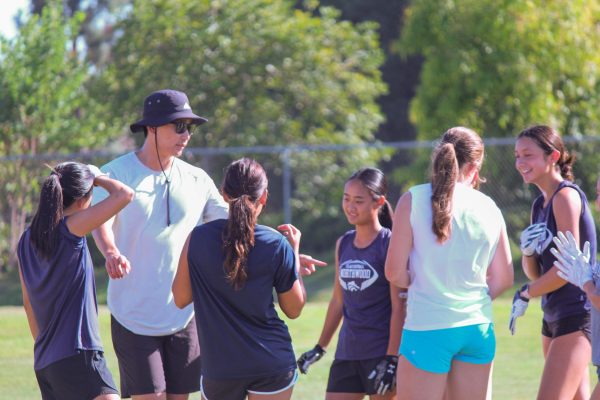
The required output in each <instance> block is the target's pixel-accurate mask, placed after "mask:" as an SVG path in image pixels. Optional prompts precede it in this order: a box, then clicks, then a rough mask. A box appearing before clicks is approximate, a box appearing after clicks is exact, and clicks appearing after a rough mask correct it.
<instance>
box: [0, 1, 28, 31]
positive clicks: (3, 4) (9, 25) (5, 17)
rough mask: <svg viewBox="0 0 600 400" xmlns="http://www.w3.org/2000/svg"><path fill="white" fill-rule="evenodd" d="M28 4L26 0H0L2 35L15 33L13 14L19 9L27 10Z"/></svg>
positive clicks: (0, 28)
mask: <svg viewBox="0 0 600 400" xmlns="http://www.w3.org/2000/svg"><path fill="white" fill-rule="evenodd" d="M28 5H29V1H28V0H0V33H2V35H3V36H4V37H13V36H14V35H15V31H16V28H15V23H14V21H13V16H14V15H15V14H16V13H17V11H18V10H19V9H23V10H27V8H28Z"/></svg>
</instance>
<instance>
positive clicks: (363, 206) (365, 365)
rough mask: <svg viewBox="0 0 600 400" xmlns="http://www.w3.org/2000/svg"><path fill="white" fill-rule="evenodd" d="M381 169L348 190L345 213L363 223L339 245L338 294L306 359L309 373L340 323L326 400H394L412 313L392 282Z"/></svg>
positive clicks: (365, 173) (303, 367) (359, 176)
mask: <svg viewBox="0 0 600 400" xmlns="http://www.w3.org/2000/svg"><path fill="white" fill-rule="evenodd" d="M386 195H387V183H386V181H385V177H384V175H383V173H382V172H381V171H379V170H378V169H375V168H363V169H360V170H358V171H357V172H355V173H354V174H353V175H352V176H351V177H350V179H348V181H347V182H346V184H345V186H344V197H343V201H342V208H343V210H344V214H345V215H346V218H347V219H348V222H349V223H350V224H352V225H354V226H355V229H354V230H350V231H348V232H346V233H345V234H344V235H342V237H340V238H339V239H338V240H337V243H336V253H335V256H336V274H335V281H334V287H333V294H332V297H331V300H330V302H329V307H328V309H327V315H326V317H325V323H324V325H323V330H322V332H321V336H320V338H319V341H318V342H317V345H316V346H315V347H314V348H313V349H312V350H309V351H307V352H305V353H304V354H302V356H301V357H300V358H299V359H298V366H299V367H300V371H301V372H302V373H306V372H307V370H308V368H309V366H310V365H311V364H313V363H314V362H316V361H318V360H319V359H320V358H321V357H322V356H323V355H324V354H325V349H326V348H327V346H328V345H329V343H330V342H331V339H332V337H333V335H334V334H335V331H336V330H337V328H338V326H339V325H340V322H341V323H342V328H341V330H340V333H339V337H338V344H337V350H336V353H335V359H334V361H333V364H332V365H331V368H330V371H329V381H328V384H327V393H326V397H325V398H326V399H342V398H343V399H362V398H363V397H364V395H365V394H366V395H369V396H370V397H371V399H375V398H376V399H391V398H393V396H394V393H395V381H396V366H397V363H398V357H397V355H398V347H399V344H400V336H401V332H402V325H403V323H404V315H405V314H404V312H405V304H404V302H405V298H406V297H405V294H406V293H405V292H404V293H403V295H404V296H402V297H401V296H399V294H400V289H398V288H397V287H395V286H393V285H390V284H389V282H388V281H387V279H386V278H385V271H384V268H385V258H386V254H387V248H388V244H389V239H390V235H391V231H390V229H391V227H392V208H391V206H390V204H389V203H388V202H387V200H386Z"/></svg>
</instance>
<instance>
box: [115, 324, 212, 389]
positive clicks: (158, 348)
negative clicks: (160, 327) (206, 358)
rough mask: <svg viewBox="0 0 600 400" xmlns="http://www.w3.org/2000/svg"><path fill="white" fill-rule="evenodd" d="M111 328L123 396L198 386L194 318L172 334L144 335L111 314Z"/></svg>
mask: <svg viewBox="0 0 600 400" xmlns="http://www.w3.org/2000/svg"><path fill="white" fill-rule="evenodd" d="M111 332H112V341H113V347H114V348H115V353H116V354H117V359H118V360H119V373H120V374H121V396H122V397H131V396H132V395H141V394H149V393H163V392H167V393H169V394H187V393H193V392H197V391H199V390H200V345H199V344H198V334H197V333H196V322H195V319H194V318H192V320H191V321H190V323H189V324H188V325H187V326H186V327H185V328H184V329H182V330H180V331H179V332H175V333H173V334H171V335H167V336H145V335H138V334H135V333H133V332H131V331H130V330H129V329H127V328H125V327H124V326H123V325H121V324H120V323H119V321H117V320H116V319H115V318H114V317H111Z"/></svg>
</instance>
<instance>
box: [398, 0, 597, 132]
mask: <svg viewBox="0 0 600 400" xmlns="http://www.w3.org/2000/svg"><path fill="white" fill-rule="evenodd" d="M599 12H600V3H598V2H595V1H589V0H575V1H571V0H556V1H551V2H547V1H543V0H463V1H454V0H422V1H418V2H414V3H413V4H412V5H411V6H410V7H409V8H408V9H407V10H406V14H405V17H406V21H405V26H404V29H403V31H402V34H401V37H400V39H399V49H400V51H401V52H402V53H403V54H405V55H406V54H421V55H422V56H423V57H424V60H425V61H424V65H423V70H422V73H421V82H420V85H419V88H418V90H417V95H416V97H415V99H414V100H413V102H412V107H411V116H412V119H413V120H414V122H415V123H416V125H417V127H418V130H419V135H420V137H422V138H433V137H436V136H438V135H439V134H440V133H441V132H443V130H444V129H446V128H447V127H449V126H453V125H458V124H462V125H467V126H470V127H473V128H475V129H477V130H478V131H480V132H483V133H484V134H485V135H486V136H511V135H514V134H516V133H517V132H518V131H519V130H521V129H522V128H523V127H525V126H527V125H529V124H531V123H547V124H550V125H553V126H555V127H556V128H558V129H559V130H560V131H561V132H562V133H564V134H575V133H583V134H589V133H595V132H597V131H598V113H597V109H598V95H597V88H598V70H599V66H600V58H599V57H600V40H599V39H600V32H599V31H598V28H597V26H598V18H599V16H600V15H599Z"/></svg>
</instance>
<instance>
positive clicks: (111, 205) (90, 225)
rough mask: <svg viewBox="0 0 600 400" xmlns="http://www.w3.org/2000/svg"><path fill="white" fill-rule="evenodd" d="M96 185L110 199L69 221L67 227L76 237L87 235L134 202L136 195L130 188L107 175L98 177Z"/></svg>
mask: <svg viewBox="0 0 600 400" xmlns="http://www.w3.org/2000/svg"><path fill="white" fill-rule="evenodd" d="M94 185H97V186H100V187H102V188H103V189H105V190H106V191H107V192H108V197H107V198H106V199H104V200H102V201H101V202H99V203H98V204H96V205H93V206H91V207H88V208H86V209H84V210H81V211H78V212H76V213H74V214H73V215H72V216H70V217H69V218H68V219H67V227H68V228H69V231H70V232H71V233H73V234H74V235H77V236H85V235H87V234H88V233H90V232H91V231H92V230H94V229H96V228H98V227H99V226H100V225H102V224H104V223H105V222H106V221H108V220H109V219H111V218H112V217H113V216H114V215H115V214H116V213H118V212H119V211H121V210H122V209H123V208H124V207H125V206H126V205H127V204H129V203H130V202H131V200H133V195H134V193H133V190H132V189H131V188H130V187H128V186H127V185H125V184H123V183H121V182H119V181H117V180H115V179H111V178H109V177H108V176H107V175H100V176H98V177H96V178H95V179H94Z"/></svg>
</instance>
